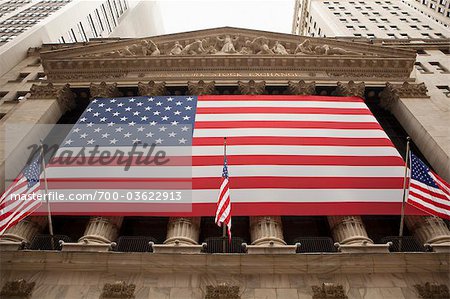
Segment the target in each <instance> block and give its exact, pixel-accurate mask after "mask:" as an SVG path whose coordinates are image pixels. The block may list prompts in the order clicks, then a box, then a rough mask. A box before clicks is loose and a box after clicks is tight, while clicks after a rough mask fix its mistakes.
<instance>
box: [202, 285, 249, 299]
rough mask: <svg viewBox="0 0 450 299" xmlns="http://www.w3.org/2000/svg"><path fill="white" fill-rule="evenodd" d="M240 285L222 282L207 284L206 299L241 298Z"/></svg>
mask: <svg viewBox="0 0 450 299" xmlns="http://www.w3.org/2000/svg"><path fill="white" fill-rule="evenodd" d="M240 298H241V296H240V295H239V286H232V285H226V284H221V285H218V286H211V285H208V286H206V295H205V299H240Z"/></svg>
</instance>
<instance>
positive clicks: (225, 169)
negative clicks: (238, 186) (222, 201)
mask: <svg viewBox="0 0 450 299" xmlns="http://www.w3.org/2000/svg"><path fill="white" fill-rule="evenodd" d="M222 177H224V178H226V179H227V178H228V162H227V157H226V156H225V158H224V160H223V170H222Z"/></svg>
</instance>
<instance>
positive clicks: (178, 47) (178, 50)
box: [169, 41, 183, 55]
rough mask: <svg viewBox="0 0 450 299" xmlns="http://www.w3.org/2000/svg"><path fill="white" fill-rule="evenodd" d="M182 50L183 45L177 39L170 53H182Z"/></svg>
mask: <svg viewBox="0 0 450 299" xmlns="http://www.w3.org/2000/svg"><path fill="white" fill-rule="evenodd" d="M181 51H183V46H182V45H181V44H180V42H179V41H176V42H175V44H174V45H173V47H172V49H171V50H170V52H169V55H181Z"/></svg>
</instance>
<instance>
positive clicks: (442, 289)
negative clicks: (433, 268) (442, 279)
mask: <svg viewBox="0 0 450 299" xmlns="http://www.w3.org/2000/svg"><path fill="white" fill-rule="evenodd" d="M414 287H415V288H416V290H417V292H418V293H419V296H420V298H422V299H437V298H439V299H450V292H449V290H448V286H446V285H445V284H437V283H429V282H426V283H425V284H416V285H414Z"/></svg>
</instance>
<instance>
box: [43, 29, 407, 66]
mask: <svg viewBox="0 0 450 299" xmlns="http://www.w3.org/2000/svg"><path fill="white" fill-rule="evenodd" d="M43 50H44V51H43V52H42V55H43V56H44V57H45V58H49V59H51V58H56V57H64V58H108V57H112V58H119V57H120V58H126V57H145V56H189V55H235V56H240V55H300V56H305V55H306V56H372V57H392V56H400V57H405V56H406V57H408V56H409V57H411V52H410V51H408V50H400V49H392V48H389V49H387V48H384V47H380V46H375V45H370V44H369V45H368V44H363V43H357V42H351V41H340V40H336V39H330V38H318V37H305V36H297V35H291V34H284V33H275V32H267V31H259V30H250V29H240V28H233V27H222V28H214V29H206V30H198V31H191V32H183V33H176V34H168V35H160V36H153V37H148V38H133V39H124V40H121V39H117V40H113V39H108V40H106V41H103V42H95V41H94V42H92V43H87V44H84V45H77V44H76V45H74V46H71V47H67V46H66V47H65V46H61V48H59V47H58V46H55V45H52V48H50V51H45V50H47V49H46V48H44V49H43Z"/></svg>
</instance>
